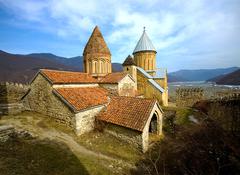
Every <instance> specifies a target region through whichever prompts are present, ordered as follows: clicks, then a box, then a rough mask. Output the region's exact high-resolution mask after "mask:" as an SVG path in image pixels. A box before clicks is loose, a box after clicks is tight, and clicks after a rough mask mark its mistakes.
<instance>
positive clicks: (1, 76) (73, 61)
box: [0, 50, 122, 83]
mask: <svg viewBox="0 0 240 175" xmlns="http://www.w3.org/2000/svg"><path fill="white" fill-rule="evenodd" d="M44 68H45V69H57V70H67V71H83V57H82V56H76V57H72V58H65V57H60V56H56V55H53V54H51V53H33V54H28V55H20V54H11V53H7V52H4V51H1V50H0V82H1V81H11V82H17V83H28V82H29V81H30V80H31V79H32V78H33V76H34V75H35V74H36V73H37V71H38V70H39V69H44ZM112 69H113V72H118V71H122V65H121V64H119V63H112Z"/></svg>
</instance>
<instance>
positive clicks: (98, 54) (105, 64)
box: [83, 26, 112, 78]
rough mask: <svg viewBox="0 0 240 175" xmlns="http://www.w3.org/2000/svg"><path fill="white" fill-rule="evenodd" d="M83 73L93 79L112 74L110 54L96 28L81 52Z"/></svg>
mask: <svg viewBox="0 0 240 175" xmlns="http://www.w3.org/2000/svg"><path fill="white" fill-rule="evenodd" d="M83 65H84V72H86V73H89V74H91V75H92V76H94V77H97V78H98V77H101V76H105V75H106V74H108V73H111V72H112V64H111V52H110V50H109V48H108V46H107V44H106V42H105V40H104V38H103V36H102V33H101V32H100V30H99V28H98V26H96V27H95V28H94V30H93V32H92V34H91V36H90V38H89V40H88V42H87V44H86V46H85V48H84V51H83Z"/></svg>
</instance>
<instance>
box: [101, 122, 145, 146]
mask: <svg viewBox="0 0 240 175" xmlns="http://www.w3.org/2000/svg"><path fill="white" fill-rule="evenodd" d="M99 123H100V124H101V125H102V126H103V131H104V132H106V133H109V134H111V135H113V136H115V137H117V138H119V139H121V140H123V141H125V142H127V143H129V144H133V145H134V146H135V147H137V148H139V149H140V150H142V133H141V132H139V131H135V130H132V129H128V128H125V127H122V126H118V125H115V124H111V123H106V122H97V124H99Z"/></svg>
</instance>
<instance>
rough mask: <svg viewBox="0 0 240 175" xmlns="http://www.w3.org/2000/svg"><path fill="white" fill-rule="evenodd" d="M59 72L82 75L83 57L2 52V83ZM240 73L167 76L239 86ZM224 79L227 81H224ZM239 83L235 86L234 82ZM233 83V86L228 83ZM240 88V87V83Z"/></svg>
mask: <svg viewBox="0 0 240 175" xmlns="http://www.w3.org/2000/svg"><path fill="white" fill-rule="evenodd" d="M43 68H45V69H57V70H68V71H83V57H82V56H76V57H71V58H66V57H61V56H56V55H54V54H51V53H32V54H28V55H20V54H11V53H7V52H4V51H1V50H0V82H1V81H11V82H18V83H28V82H29V81H30V80H31V79H32V78H33V76H34V75H35V74H36V73H37V71H38V70H39V69H43ZM112 69H113V72H120V71H122V70H123V68H122V65H121V64H120V63H112ZM237 70H239V68H238V67H230V68H221V69H198V70H179V71H176V72H170V73H168V81H169V82H179V81H181V82H184V81H213V82H216V83H224V82H226V83H227V82H228V81H227V79H228V78H229V79H233V78H235V79H236V80H232V81H233V82H232V84H234V83H237V81H238V80H237V78H238V77H239V76H237V75H239V72H236V73H235V74H233V75H230V77H227V76H226V75H228V74H229V73H232V72H234V71H237ZM223 77H225V79H224V80H221V81H220V79H221V78H223ZM235 81H236V82H235ZM229 83H230V82H229ZM239 84H240V83H239Z"/></svg>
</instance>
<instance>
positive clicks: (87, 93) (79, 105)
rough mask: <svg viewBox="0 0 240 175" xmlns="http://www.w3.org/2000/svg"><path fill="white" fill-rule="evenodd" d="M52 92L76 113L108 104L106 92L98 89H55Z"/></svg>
mask: <svg viewBox="0 0 240 175" xmlns="http://www.w3.org/2000/svg"><path fill="white" fill-rule="evenodd" d="M54 92H55V93H56V94H57V95H58V96H59V97H60V98H62V99H63V101H64V102H67V103H68V105H70V107H72V108H73V109H75V110H76V111H80V110H83V109H87V108H89V107H93V106H98V105H103V104H106V103H107V102H108V92H107V91H106V90H105V89H103V88H99V87H87V88H55V89H54Z"/></svg>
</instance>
